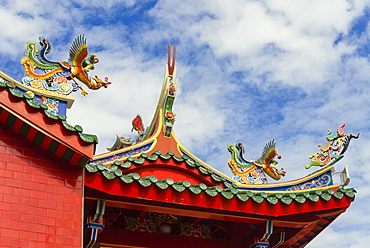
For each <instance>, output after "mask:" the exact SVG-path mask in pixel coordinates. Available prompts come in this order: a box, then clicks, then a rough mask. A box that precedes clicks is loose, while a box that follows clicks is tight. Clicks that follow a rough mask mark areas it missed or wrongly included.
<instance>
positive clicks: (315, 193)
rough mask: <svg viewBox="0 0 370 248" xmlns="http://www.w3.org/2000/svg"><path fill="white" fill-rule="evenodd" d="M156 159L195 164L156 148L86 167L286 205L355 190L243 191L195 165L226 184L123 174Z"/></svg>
mask: <svg viewBox="0 0 370 248" xmlns="http://www.w3.org/2000/svg"><path fill="white" fill-rule="evenodd" d="M159 158H162V159H165V160H168V159H174V160H176V161H178V162H186V163H187V164H188V165H189V166H192V167H197V165H195V164H193V163H191V162H190V163H189V161H190V160H189V159H187V158H186V157H185V156H183V157H176V156H174V155H173V153H171V152H169V153H167V154H161V153H160V152H159V151H156V152H154V153H153V154H152V155H151V156H149V155H147V154H145V153H143V154H142V155H141V156H140V157H139V158H137V159H135V158H133V157H129V158H127V160H126V162H124V163H121V162H119V161H115V162H114V163H113V164H112V165H111V166H109V167H108V166H106V165H104V164H87V165H86V169H87V170H88V171H89V172H90V173H95V172H101V174H102V175H103V176H104V177H105V178H106V179H108V180H113V179H116V178H120V179H121V180H122V182H123V183H126V184H130V183H133V182H138V183H139V184H140V185H141V186H143V187H148V186H150V185H152V184H153V185H156V186H157V187H158V188H159V189H162V190H166V189H167V188H171V187H172V188H173V189H175V190H176V191H177V192H182V191H184V190H189V191H191V192H192V193H194V194H200V193H201V192H205V193H206V194H208V195H209V196H212V197H215V196H217V195H219V194H220V195H222V196H223V197H224V198H226V199H228V200H230V199H231V198H233V197H234V196H236V197H237V198H238V199H240V200H241V201H243V202H245V201H247V200H248V199H252V200H254V201H255V202H257V203H261V202H263V201H265V200H266V201H268V202H270V203H271V204H273V205H274V204H276V203H277V202H279V201H281V202H283V203H285V204H287V205H289V204H290V203H292V201H293V200H295V201H296V202H298V203H301V204H303V203H304V202H305V201H306V200H307V199H309V200H311V201H313V202H317V201H318V200H319V199H320V198H321V199H323V200H325V201H329V200H330V199H331V198H333V197H334V198H337V199H341V198H343V197H344V195H346V196H348V197H351V198H353V197H354V196H355V193H356V190H355V189H353V188H349V189H344V188H339V189H338V190H337V191H334V190H333V189H332V188H336V187H338V186H336V185H334V186H329V187H323V188H314V189H308V190H297V191H286V192H284V193H282V192H273V191H252V190H242V189H238V188H237V186H236V185H234V184H233V185H230V184H227V183H225V181H226V180H225V179H224V178H223V177H218V176H217V175H216V176H215V175H214V174H213V173H211V172H209V171H203V170H202V169H200V168H201V167H200V166H199V165H198V167H197V168H198V169H199V170H200V171H201V172H202V173H204V174H205V175H209V176H211V177H212V179H213V180H215V181H216V182H224V185H225V187H224V188H222V187H220V186H218V185H216V186H207V185H206V184H204V183H200V184H194V185H192V184H191V183H190V182H188V181H178V182H175V181H174V180H173V179H172V178H165V179H161V180H159V179H158V178H157V177H156V176H144V177H142V176H140V175H139V174H138V173H129V174H124V173H123V172H122V170H120V169H119V168H123V169H129V168H130V167H131V166H132V165H137V166H140V165H141V164H143V163H144V162H145V160H146V159H148V160H151V161H155V160H157V159H159Z"/></svg>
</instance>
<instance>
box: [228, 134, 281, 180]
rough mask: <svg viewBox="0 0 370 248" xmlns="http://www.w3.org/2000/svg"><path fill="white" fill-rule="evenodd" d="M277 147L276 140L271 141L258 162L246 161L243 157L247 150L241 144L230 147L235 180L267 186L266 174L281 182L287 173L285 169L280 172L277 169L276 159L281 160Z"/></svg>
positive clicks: (229, 163)
mask: <svg viewBox="0 0 370 248" xmlns="http://www.w3.org/2000/svg"><path fill="white" fill-rule="evenodd" d="M275 145H276V142H275V140H274V139H271V140H269V141H268V142H267V143H266V145H265V147H264V148H263V150H262V155H261V157H259V158H258V159H257V160H246V159H245V158H244V157H243V155H244V152H245V150H244V147H243V144H242V143H241V142H236V143H235V145H228V146H227V148H228V150H229V152H230V153H231V159H230V160H229V162H228V165H229V166H230V168H231V170H232V172H233V173H234V174H235V176H234V177H233V179H234V180H236V181H238V182H239V183H244V184H266V183H268V180H267V178H266V176H265V174H267V175H268V176H270V177H271V178H272V179H274V180H279V179H280V178H281V177H283V176H285V174H286V172H285V171H284V169H283V168H282V169H281V170H278V169H277V168H276V167H275V166H276V164H277V163H278V162H277V161H276V160H274V158H275V157H277V158H278V159H280V158H281V155H280V154H279V153H278V151H277V150H276V148H275Z"/></svg>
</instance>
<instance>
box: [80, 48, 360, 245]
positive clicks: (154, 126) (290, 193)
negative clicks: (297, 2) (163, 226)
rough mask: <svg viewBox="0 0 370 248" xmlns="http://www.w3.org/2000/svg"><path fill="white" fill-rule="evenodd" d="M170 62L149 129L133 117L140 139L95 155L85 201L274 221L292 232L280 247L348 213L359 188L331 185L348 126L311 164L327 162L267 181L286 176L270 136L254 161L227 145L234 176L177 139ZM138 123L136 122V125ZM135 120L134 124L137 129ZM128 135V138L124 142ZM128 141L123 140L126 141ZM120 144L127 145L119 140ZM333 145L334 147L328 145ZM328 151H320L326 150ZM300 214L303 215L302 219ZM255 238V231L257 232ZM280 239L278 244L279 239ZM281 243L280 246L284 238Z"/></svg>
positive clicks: (239, 148) (302, 241) (89, 166)
mask: <svg viewBox="0 0 370 248" xmlns="http://www.w3.org/2000/svg"><path fill="white" fill-rule="evenodd" d="M170 62H171V61H170V53H169V59H168V65H167V66H166V71H165V78H164V82H163V85H162V90H161V93H160V97H159V100H158V104H157V107H156V110H155V112H154V117H153V119H152V122H151V124H150V125H149V127H148V128H147V129H144V128H141V127H140V125H138V124H140V123H141V117H140V119H136V120H135V119H134V121H133V125H134V126H133V128H134V129H135V130H137V131H138V137H137V139H136V140H135V141H132V140H131V139H127V138H124V137H120V138H121V141H120V140H119V136H117V140H116V143H115V144H114V145H113V147H112V148H110V149H109V152H107V153H104V154H99V155H95V156H94V157H93V158H92V160H91V161H90V162H89V163H88V164H87V165H86V170H87V171H88V172H87V173H86V175H85V186H86V199H90V200H94V199H104V200H105V201H106V205H107V206H109V207H119V208H130V209H136V210H140V211H151V212H156V211H157V212H163V213H167V214H175V215H185V216H196V217H197V218H209V219H217V220H225V221H236V222H247V223H255V224H261V223H265V222H266V221H273V222H274V226H275V227H277V228H279V227H284V228H288V229H289V228H291V229H289V230H288V229H286V230H287V231H286V232H287V233H289V232H290V233H291V234H290V237H288V238H286V239H285V240H284V241H281V244H284V245H286V246H282V247H288V246H289V247H301V246H304V245H305V244H307V243H308V242H309V241H310V240H312V239H313V238H314V237H315V236H316V235H317V234H318V233H320V232H321V230H323V229H324V228H325V227H326V226H327V225H329V224H330V223H331V222H332V221H333V220H334V219H335V218H336V217H338V216H339V215H340V214H341V213H343V212H344V211H345V210H346V209H347V207H349V205H350V203H351V202H352V201H353V200H354V196H355V193H356V191H355V190H354V189H353V188H348V189H345V188H343V186H344V185H335V184H334V182H333V172H334V171H335V170H334V163H336V162H337V161H339V160H340V159H341V158H342V157H343V153H344V152H345V150H346V149H347V147H348V144H349V141H350V140H351V138H357V137H358V136H354V135H352V134H351V135H347V134H346V133H345V132H344V131H343V127H344V124H343V125H342V126H341V129H338V130H339V131H338V134H336V135H331V134H330V135H331V136H330V137H329V135H328V137H329V138H327V140H328V144H327V147H331V146H332V145H333V144H334V143H333V142H334V141H336V142H337V141H338V139H339V140H340V141H341V142H342V143H341V144H344V145H343V146H340V145H338V142H337V143H335V145H336V146H337V148H335V149H336V150H335V152H336V153H335V155H332V157H330V158H327V157H328V156H329V155H328V154H327V153H323V154H321V155H325V154H326V157H325V158H326V162H324V161H322V160H320V159H321V157H320V156H319V155H320V154H316V156H313V157H314V159H315V160H314V161H312V162H311V163H310V165H309V166H307V167H311V166H315V165H318V166H322V168H320V169H319V170H317V171H315V172H313V173H310V174H309V175H307V176H305V177H302V178H299V179H295V180H291V181H287V182H281V183H269V182H268V180H267V178H266V175H268V176H270V177H271V178H272V179H274V180H279V179H280V178H281V177H282V176H285V171H284V170H278V169H277V168H276V164H277V162H276V161H275V160H274V157H275V156H277V157H278V158H279V156H280V155H279V154H278V153H277V150H276V149H275V141H274V140H270V141H269V142H268V143H267V144H266V146H265V148H264V149H263V152H262V156H261V157H260V158H258V159H257V160H253V161H252V160H246V159H244V157H243V149H242V145H241V144H240V143H237V144H235V146H233V145H229V146H228V149H229V151H230V153H231V159H230V160H229V167H230V168H231V169H232V172H233V173H234V174H235V176H234V177H233V178H231V177H229V176H227V175H224V174H223V173H221V172H219V171H218V170H216V169H215V168H213V167H212V166H210V165H208V164H206V163H205V162H203V161H202V160H200V159H198V158H197V157H196V156H195V155H193V154H192V153H190V152H189V151H188V150H187V149H186V148H184V147H183V146H182V145H181V144H180V143H179V142H178V140H177V139H176V136H175V134H174V130H173V126H174V123H175V116H176V115H175V113H174V112H173V110H172V107H173V105H174V100H175V97H176V90H177V80H176V67H174V59H173V61H172V64H171V63H170ZM134 123H136V124H134ZM135 125H136V126H135ZM128 140H130V141H131V143H130V144H127V141H128ZM123 141H125V142H126V143H125V144H123ZM120 142H121V143H122V146H120V145H118V144H120ZM328 149H329V148H328ZM322 151H323V150H322ZM297 216H299V218H297ZM255 235H257V234H255ZM279 242H280V241H279ZM279 242H278V241H276V242H275V243H279Z"/></svg>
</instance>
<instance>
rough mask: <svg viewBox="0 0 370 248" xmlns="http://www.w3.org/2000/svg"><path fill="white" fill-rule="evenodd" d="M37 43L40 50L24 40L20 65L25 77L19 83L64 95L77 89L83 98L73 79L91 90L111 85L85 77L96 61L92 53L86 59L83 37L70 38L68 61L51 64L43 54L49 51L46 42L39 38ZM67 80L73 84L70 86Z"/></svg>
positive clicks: (82, 92)
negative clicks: (24, 48)
mask: <svg viewBox="0 0 370 248" xmlns="http://www.w3.org/2000/svg"><path fill="white" fill-rule="evenodd" d="M39 44H40V46H41V49H40V50H38V48H37V45H36V43H35V42H33V41H28V42H27V44H26V47H27V51H26V54H25V55H26V56H25V57H24V58H22V60H21V63H22V65H23V66H24V69H25V73H26V75H27V76H28V77H24V78H23V79H22V83H23V84H25V85H27V86H30V87H33V88H36V89H38V90H46V91H48V92H55V94H60V95H65V96H66V95H68V94H70V93H71V92H73V91H77V90H78V89H80V90H81V94H82V95H83V96H86V95H87V94H88V93H87V92H86V91H85V90H84V89H83V88H82V87H81V85H80V84H79V83H78V82H77V81H76V80H75V79H76V78H77V79H78V80H79V81H80V82H82V83H83V84H85V85H86V86H87V87H88V88H89V89H92V90H97V89H100V88H101V87H104V88H107V87H108V85H109V84H111V82H109V81H108V78H107V77H105V78H104V79H103V80H102V79H100V78H99V77H98V76H95V77H93V78H91V77H90V76H89V71H90V70H93V69H94V68H95V66H94V64H96V63H98V62H99V59H98V57H97V56H96V55H95V54H92V55H90V57H88V58H87V56H88V49H87V43H86V37H85V35H84V34H80V35H78V36H77V37H76V38H74V40H73V42H72V45H71V48H70V50H69V58H68V62H65V61H51V60H49V59H48V58H46V54H48V53H49V52H50V50H51V44H50V42H49V40H48V39H46V38H44V37H40V38H39ZM35 70H38V72H41V73H40V74H39V73H37V72H36V71H35ZM68 80H72V81H73V82H72V83H70V82H68Z"/></svg>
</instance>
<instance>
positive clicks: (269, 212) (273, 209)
mask: <svg viewBox="0 0 370 248" xmlns="http://www.w3.org/2000/svg"><path fill="white" fill-rule="evenodd" d="M85 186H87V187H90V188H93V189H96V190H98V191H101V192H104V193H106V194H109V195H114V196H121V197H126V198H133V199H137V198H138V199H143V200H149V201H152V202H151V203H148V204H152V205H155V202H158V203H171V204H180V205H184V206H194V207H201V208H206V209H209V210H215V211H225V210H226V211H228V212H234V213H242V214H245V213H254V214H253V215H254V216H256V215H257V216H258V215H261V216H270V217H284V216H291V215H295V214H304V213H307V214H313V215H315V216H316V215H317V214H320V213H327V212H333V211H336V210H343V211H345V209H346V208H347V207H349V205H350V203H351V202H352V200H353V198H350V197H347V196H344V197H343V198H342V199H336V198H332V199H330V200H329V201H325V200H322V199H320V200H319V201H317V202H312V201H306V202H305V203H304V204H301V203H298V202H295V201H293V202H292V203H291V204H289V205H287V204H285V203H282V202H278V203H277V204H275V205H272V204H270V203H269V202H267V201H263V202H261V203H257V202H255V201H253V200H248V201H246V202H242V201H240V200H239V199H237V198H236V197H233V198H232V199H226V198H224V197H221V196H220V195H217V196H215V197H211V196H209V195H207V194H205V193H204V192H201V193H200V194H197V195H196V194H192V193H189V192H188V191H183V192H177V191H176V190H174V189H173V188H168V189H166V190H162V189H159V188H158V187H156V186H154V185H150V186H148V187H143V186H141V185H140V184H138V183H130V184H125V183H123V182H122V181H121V180H119V179H114V180H109V181H108V180H107V179H106V178H105V177H104V176H102V175H101V174H100V173H86V174H85ZM87 197H94V196H93V195H88V194H87ZM315 219H317V218H316V217H315ZM311 221H312V220H311Z"/></svg>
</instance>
